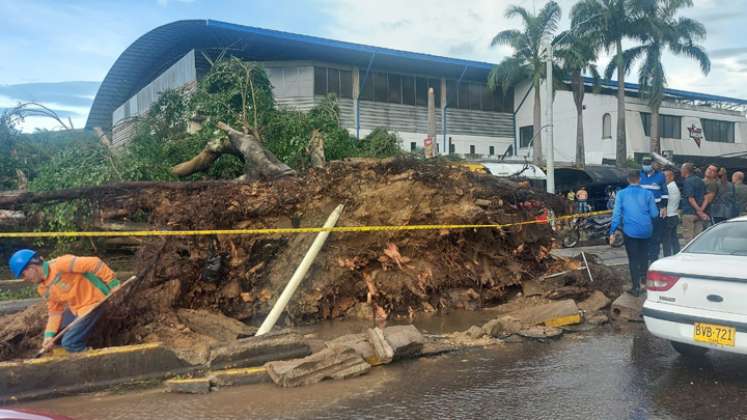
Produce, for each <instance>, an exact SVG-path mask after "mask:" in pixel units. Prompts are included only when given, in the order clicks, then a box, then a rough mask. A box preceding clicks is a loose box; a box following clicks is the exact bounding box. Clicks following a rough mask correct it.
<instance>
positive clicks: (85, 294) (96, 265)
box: [9, 249, 120, 353]
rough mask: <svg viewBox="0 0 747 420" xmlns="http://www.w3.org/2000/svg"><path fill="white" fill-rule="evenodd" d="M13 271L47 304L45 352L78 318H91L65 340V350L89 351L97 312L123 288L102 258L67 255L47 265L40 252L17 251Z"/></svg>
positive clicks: (63, 343)
mask: <svg viewBox="0 0 747 420" xmlns="http://www.w3.org/2000/svg"><path fill="white" fill-rule="evenodd" d="M9 265H10V271H11V272H12V273H13V275H15V276H16V277H17V278H22V279H23V280H25V281H27V282H30V283H32V284H34V285H36V286H37V292H38V293H39V295H40V296H41V297H43V298H44V299H45V300H46V302H47V310H48V319H47V326H46V328H45V330H44V341H43V343H42V350H44V351H48V350H50V349H51V348H52V347H53V346H54V343H53V338H54V337H55V335H57V333H58V332H59V331H60V329H62V328H64V327H65V326H67V325H68V324H70V323H71V322H73V321H74V320H75V319H76V318H79V317H83V316H86V315H89V314H90V316H87V317H86V318H85V319H83V320H81V321H80V322H79V323H78V324H76V325H74V326H73V327H72V328H70V329H69V330H68V331H67V332H65V334H64V336H63V337H62V347H63V348H64V349H65V350H67V351H68V352H71V353H76V352H81V351H84V350H85V349H86V342H87V339H88V335H89V334H90V333H91V331H92V330H93V327H94V326H95V325H96V322H97V321H98V320H99V318H100V317H101V315H102V312H101V308H96V305H98V304H99V303H100V302H101V301H102V300H103V299H104V298H106V296H108V295H109V294H110V293H112V292H113V291H114V290H116V289H117V288H119V286H120V282H119V280H118V279H117V277H116V275H115V274H114V272H113V271H112V270H111V268H109V267H108V266H107V265H106V264H104V262H103V261H101V259H99V258H98V257H77V256H74V255H63V256H61V257H59V258H55V259H53V260H50V261H44V259H43V258H42V257H41V256H39V254H38V253H37V252H36V251H33V250H30V249H22V250H19V251H16V252H15V253H14V254H13V255H12V256H11V257H10V261H9Z"/></svg>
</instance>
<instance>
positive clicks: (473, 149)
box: [469, 144, 475, 155]
mask: <svg viewBox="0 0 747 420" xmlns="http://www.w3.org/2000/svg"><path fill="white" fill-rule="evenodd" d="M469 154H470V155H474V154H475V145H474V144H470V145H469Z"/></svg>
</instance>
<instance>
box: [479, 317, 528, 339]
mask: <svg viewBox="0 0 747 420" xmlns="http://www.w3.org/2000/svg"><path fill="white" fill-rule="evenodd" d="M524 328H526V326H525V325H522V323H521V322H520V321H519V320H518V319H516V318H514V317H512V316H511V315H503V316H500V317H498V318H496V319H492V320H490V321H488V322H486V323H485V325H483V326H482V330H483V331H484V332H485V333H487V334H488V335H490V336H491V337H496V338H501V337H506V336H508V335H511V334H516V333H517V332H519V331H521V330H522V329H524Z"/></svg>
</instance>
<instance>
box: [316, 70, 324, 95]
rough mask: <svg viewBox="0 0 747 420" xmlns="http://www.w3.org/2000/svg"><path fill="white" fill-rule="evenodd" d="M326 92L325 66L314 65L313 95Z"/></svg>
mask: <svg viewBox="0 0 747 420" xmlns="http://www.w3.org/2000/svg"><path fill="white" fill-rule="evenodd" d="M326 94H327V68H326V67H314V95H326Z"/></svg>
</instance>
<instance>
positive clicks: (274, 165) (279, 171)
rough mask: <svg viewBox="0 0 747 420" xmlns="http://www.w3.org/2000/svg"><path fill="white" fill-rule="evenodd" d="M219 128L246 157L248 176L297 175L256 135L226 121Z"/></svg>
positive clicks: (269, 177) (270, 177) (268, 177)
mask: <svg viewBox="0 0 747 420" xmlns="http://www.w3.org/2000/svg"><path fill="white" fill-rule="evenodd" d="M218 128H220V129H221V130H224V131H225V132H226V133H228V139H229V140H230V142H231V146H233V148H234V149H235V150H236V151H238V152H239V153H240V154H241V156H243V157H244V162H245V165H246V166H245V170H244V172H245V173H246V176H247V177H248V178H252V177H257V176H259V177H262V178H266V179H272V178H280V177H283V176H288V175H295V174H296V171H294V170H293V169H291V168H290V167H289V166H288V165H286V164H284V163H283V162H281V161H280V160H279V159H278V158H276V157H275V155H273V154H272V153H271V152H270V151H269V150H267V149H265V148H264V147H262V143H261V142H260V141H259V139H257V138H256V137H255V136H254V135H252V134H248V133H242V132H241V131H238V130H235V129H233V128H232V127H231V126H229V125H228V124H226V123H223V122H219V123H218Z"/></svg>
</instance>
